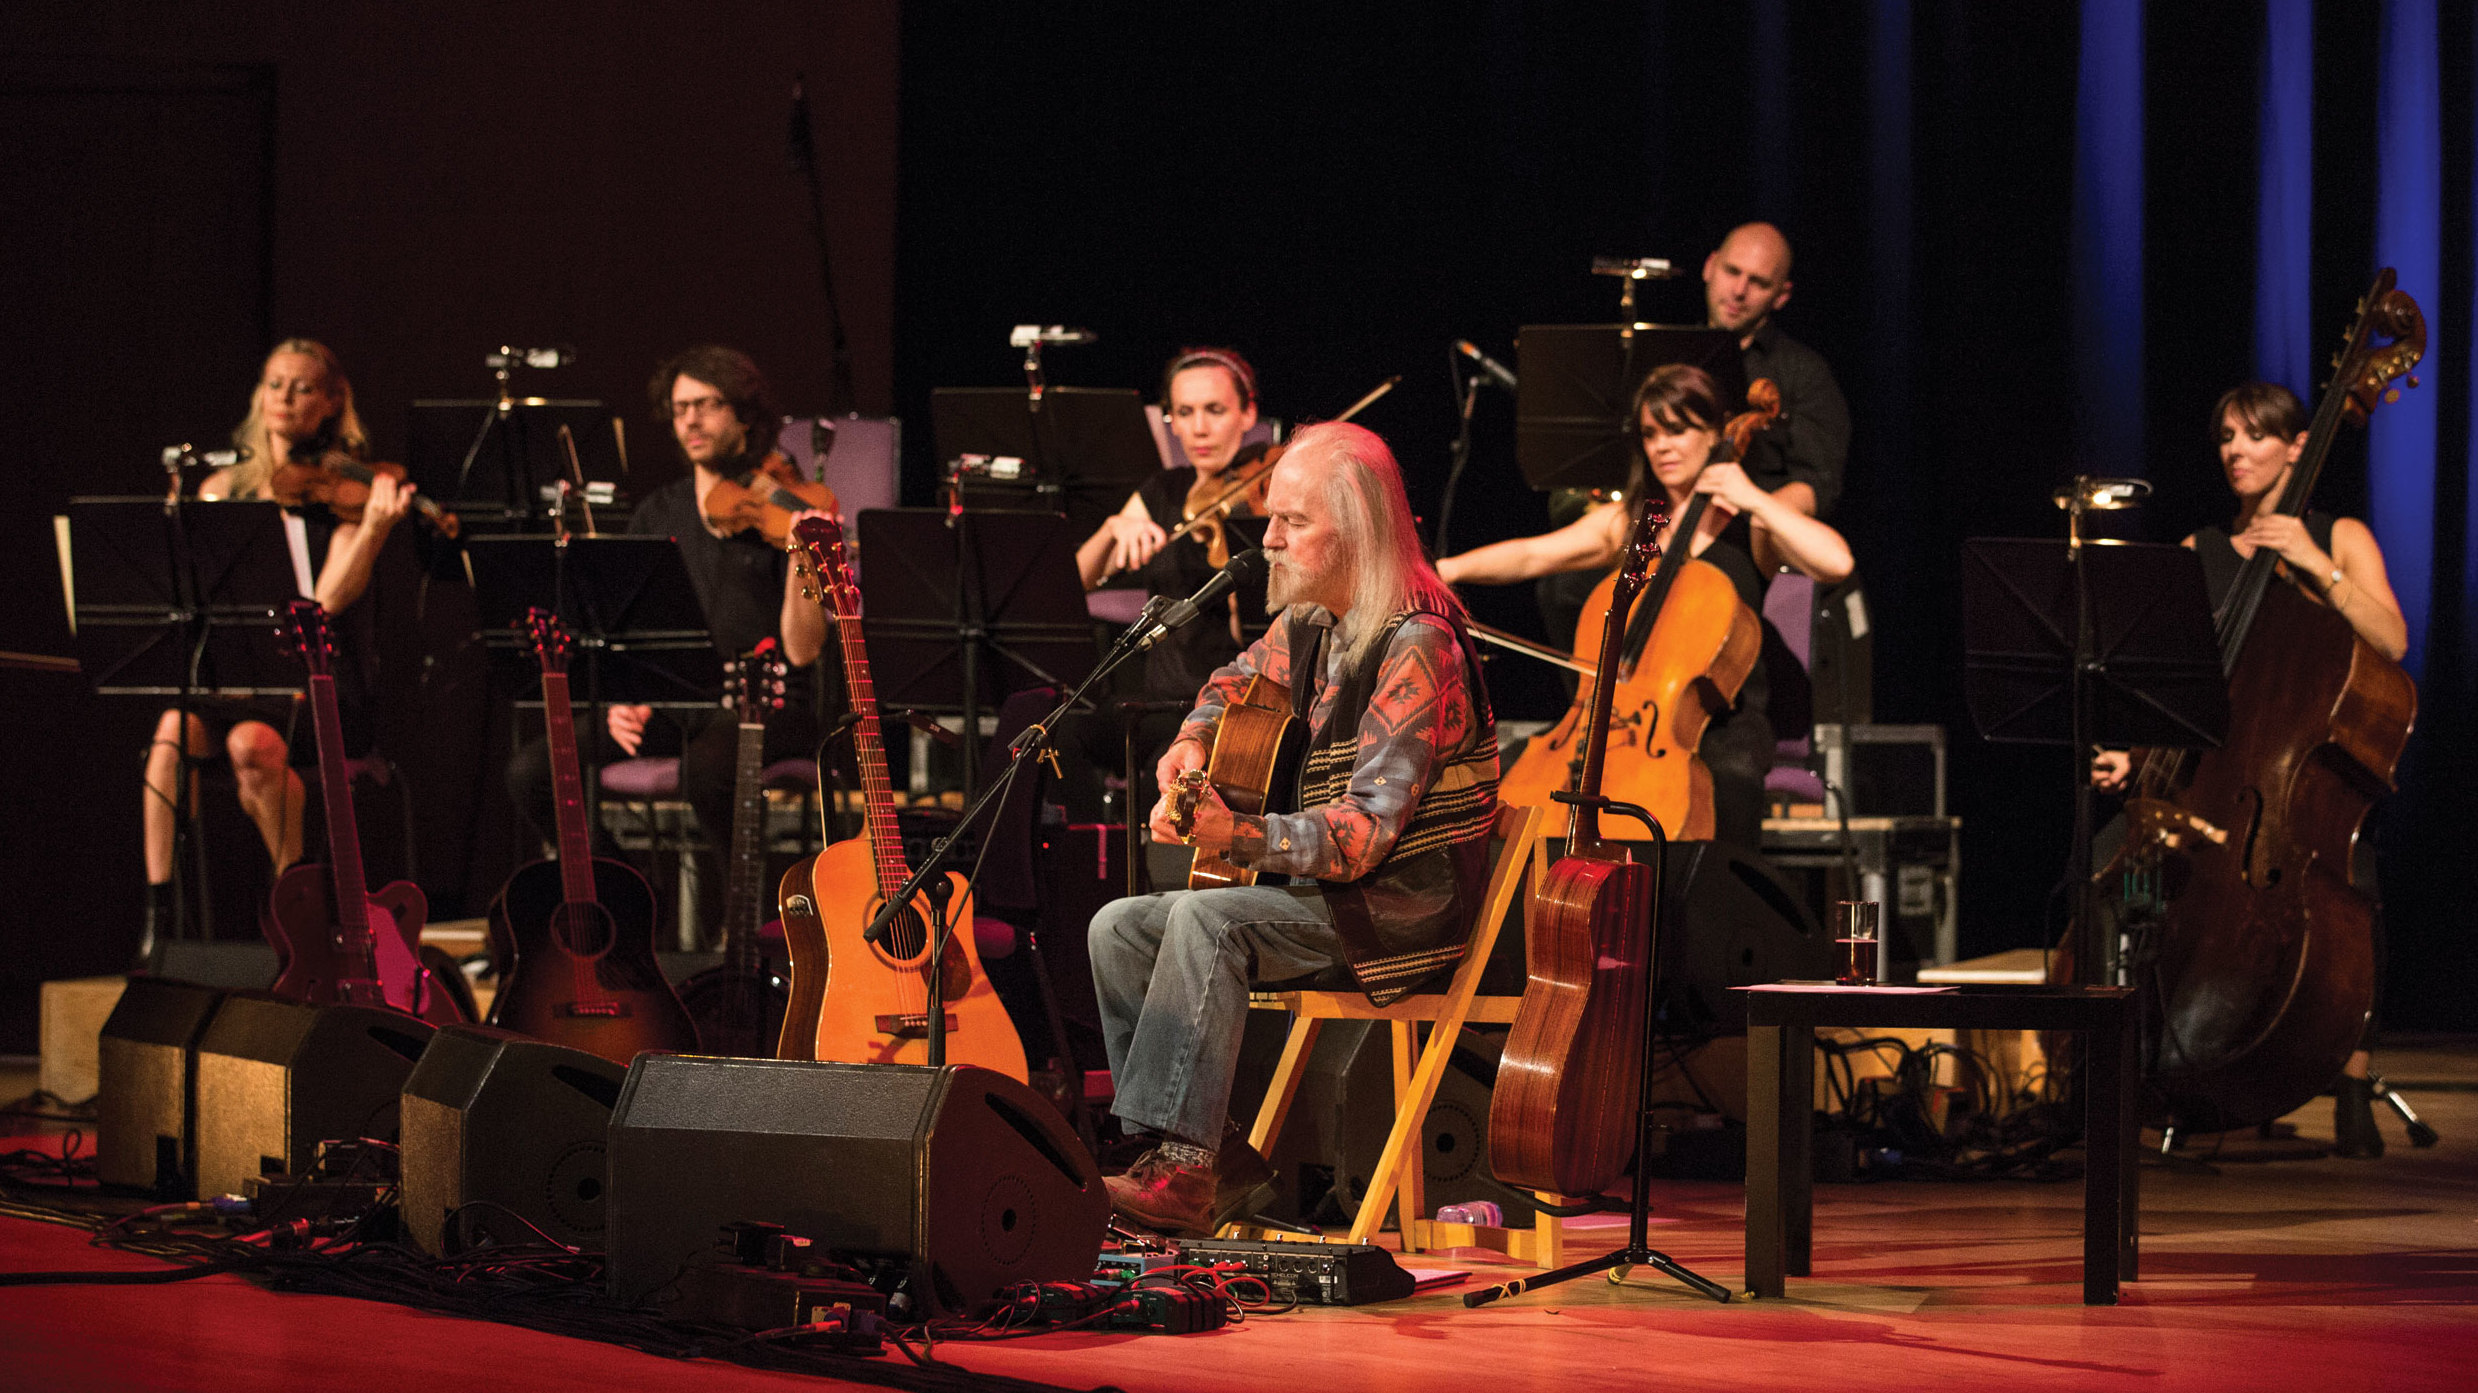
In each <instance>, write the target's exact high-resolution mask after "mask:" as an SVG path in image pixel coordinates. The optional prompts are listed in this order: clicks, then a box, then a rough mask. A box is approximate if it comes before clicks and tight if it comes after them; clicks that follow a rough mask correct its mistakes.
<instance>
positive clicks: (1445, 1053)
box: [1225, 804, 1558, 1267]
mask: <svg viewBox="0 0 2478 1393" xmlns="http://www.w3.org/2000/svg"><path fill="white" fill-rule="evenodd" d="M1546 820H1547V814H1546V813H1545V812H1544V810H1542V809H1539V808H1517V807H1512V806H1508V805H1504V804H1500V805H1499V806H1498V809H1497V825H1496V827H1495V828H1494V829H1493V832H1492V835H1493V836H1494V837H1495V838H1496V839H1497V841H1498V843H1499V849H1498V852H1497V860H1496V864H1495V865H1494V866H1493V867H1492V868H1491V870H1490V872H1489V880H1488V888H1487V890H1486V892H1485V893H1484V894H1483V895H1482V896H1481V902H1480V913H1479V917H1478V921H1477V922H1476V923H1475V924H1474V925H1473V927H1472V935H1471V946H1470V948H1469V950H1468V951H1467V952H1465V953H1464V954H1463V961H1462V965H1461V966H1460V967H1457V968H1456V969H1455V971H1454V978H1453V980H1452V981H1451V982H1450V983H1448V984H1447V986H1446V988H1445V990H1444V991H1442V992H1433V993H1422V994H1419V995H1416V996H1407V997H1404V998H1403V999H1402V1000H1400V1001H1397V1002H1395V1003H1394V1004H1393V1005H1391V1006H1371V1005H1369V1004H1368V998H1367V997H1366V996H1365V995H1364V994H1362V993H1361V992H1359V991H1358V990H1356V989H1348V988H1346V989H1343V990H1337V991H1322V990H1310V991H1262V992H1256V993H1253V994H1252V995H1251V996H1250V998H1249V1001H1248V1004H1249V1005H1250V1006H1252V1007H1255V1008H1257V1009H1259V1010H1267V1011H1288V1012H1290V1013H1291V1033H1290V1038H1289V1039H1288V1040H1286V1041H1285V1042H1284V1044H1283V1046H1282V1058H1281V1062H1280V1063H1279V1064H1278V1065H1276V1066H1275V1069H1274V1077H1273V1082H1272V1083H1271V1084H1270V1085H1268V1086H1267V1087H1266V1089H1265V1101H1264V1103H1263V1105H1262V1106H1260V1107H1259V1108H1258V1109H1257V1113H1256V1125H1255V1127H1254V1128H1253V1129H1252V1130H1251V1131H1250V1132H1249V1134H1248V1140H1249V1141H1250V1142H1251V1143H1252V1144H1254V1145H1255V1147H1256V1149H1257V1150H1259V1151H1261V1152H1265V1153H1266V1154H1268V1155H1270V1154H1271V1153H1272V1151H1273V1144H1274V1140H1275V1138H1276V1137H1278V1136H1280V1135H1281V1132H1282V1123H1283V1121H1284V1119H1285V1118H1286V1117H1287V1116H1288V1115H1289V1113H1290V1108H1291V1101H1292V1099H1293V1098H1295V1097H1296V1096H1297V1095H1298V1092H1299V1083H1300V1079H1301V1078H1302V1076H1303V1075H1305V1074H1306V1072H1307V1067H1308V1056H1309V1052H1310V1051H1312V1050H1313V1049H1315V1047H1316V1039H1317V1034H1318V1032H1319V1031H1321V1030H1322V1029H1323V1028H1324V1024H1325V1022H1327V1021H1333V1020H1353V1021H1369V1020H1375V1021H1386V1022H1390V1023H1391V1024H1392V1026H1393V1031H1392V1034H1393V1040H1394V1126H1393V1130H1392V1131H1391V1132H1389V1133H1387V1135H1386V1138H1385V1149H1384V1151H1382V1152H1380V1153H1379V1154H1378V1157H1377V1165H1376V1170H1375V1172H1374V1173H1373V1174H1371V1175H1370V1176H1369V1177H1368V1193H1367V1194H1366V1195H1364V1196H1363V1197H1361V1199H1360V1204H1359V1216H1358V1218H1357V1219H1356V1220H1354V1221H1353V1223H1352V1225H1351V1234H1350V1238H1349V1241H1350V1242H1353V1243H1366V1242H1369V1241H1370V1240H1372V1239H1373V1238H1374V1237H1375V1235H1376V1232H1377V1230H1378V1228H1379V1227H1381V1226H1382V1225H1383V1223H1384V1221H1385V1211H1386V1205H1387V1203H1388V1201H1393V1202H1395V1203H1396V1204H1397V1205H1398V1206H1399V1210H1400V1215H1401V1228H1402V1247H1403V1251H1404V1252H1407V1253H1408V1252H1419V1251H1421V1250H1423V1249H1425V1248H1430V1247H1484V1248H1494V1249H1496V1250H1498V1251H1500V1252H1504V1253H1507V1254H1508V1255H1509V1256H1511V1257H1515V1258H1517V1259H1520V1260H1523V1261H1527V1262H1535V1263H1538V1264H1539V1265H1541V1266H1544V1267H1550V1266H1556V1265H1557V1264H1558V1242H1557V1221H1556V1220H1555V1219H1554V1218H1551V1217H1549V1216H1547V1215H1542V1216H1541V1218H1540V1220H1539V1223H1538V1224H1537V1225H1536V1226H1535V1228H1534V1229H1532V1230H1514V1231H1508V1230H1502V1229H1495V1230H1492V1229H1482V1228H1480V1227H1478V1226H1475V1225H1469V1224H1437V1223H1433V1222H1432V1221H1430V1220H1428V1219H1426V1218H1424V1217H1422V1211H1423V1209H1424V1204H1423V1201H1424V1198H1425V1197H1424V1196H1423V1195H1422V1194H1421V1174H1422V1159H1423V1157H1422V1152H1423V1135H1422V1133H1423V1128H1424V1126H1425V1124H1426V1122H1427V1120H1428V1108H1429V1104H1430V1103H1432V1102H1434V1101H1435V1099H1436V1097H1437V1085H1438V1083H1439V1082H1440V1081H1441V1080H1442V1079H1443V1078H1444V1077H1445V1070H1446V1064H1447V1062H1448V1060H1449V1059H1450V1058H1451V1057H1452V1055H1453V1053H1454V1041H1455V1037H1456V1036H1457V1035H1459V1034H1460V1033H1461V1032H1462V1028H1463V1026H1464V1024H1465V1023H1466V1022H1473V1021H1477V1022H1484V1023H1498V1024H1505V1023H1510V1022H1512V1021H1513V1020H1514V1012H1515V1008H1516V1007H1517V1006H1518V1005H1520V1004H1521V1003H1522V998H1521V997H1519V996H1481V995H1480V994H1479V992H1480V976H1481V974H1482V973H1483V972H1485V971H1486V970H1487V969H1488V961H1489V954H1490V952H1491V951H1492V950H1493V949H1495V948H1496V946H1497V934H1498V929H1499V926H1501V925H1503V924H1504V923H1505V921H1506V913H1507V910H1508V909H1509V908H1510V907H1511V905H1512V904H1513V900H1514V897H1515V896H1516V895H1517V894H1520V895H1522V896H1523V905H1524V914H1525V923H1526V925H1528V924H1529V922H1530V918H1529V916H1530V906H1531V902H1532V897H1533V892H1535V891H1536V890H1538V889H1539V887H1540V882H1541V879H1542V877H1543V876H1544V875H1545V873H1546V871H1545V868H1544V867H1543V866H1542V864H1541V857H1540V854H1539V853H1540V832H1541V825H1542V824H1543V823H1544V822H1545V821H1546ZM1423 1023H1425V1024H1427V1025H1428V1027H1429V1031H1428V1042H1427V1045H1426V1047H1425V1048H1423V1047H1422V1046H1421V1044H1420V1041H1419V1034H1418V1032H1419V1027H1420V1025H1421V1024H1423ZM1242 1231H1244V1232H1246V1233H1247V1234H1248V1236H1250V1237H1254V1238H1267V1239H1281V1238H1288V1237H1293V1236H1294V1235H1290V1234H1287V1233H1284V1232H1281V1231H1278V1230H1256V1229H1243V1227H1242V1226H1240V1225H1231V1226H1228V1227H1227V1228H1226V1229H1225V1232H1226V1233H1236V1232H1242Z"/></svg>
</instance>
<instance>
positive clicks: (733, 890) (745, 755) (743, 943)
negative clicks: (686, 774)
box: [723, 719, 766, 969]
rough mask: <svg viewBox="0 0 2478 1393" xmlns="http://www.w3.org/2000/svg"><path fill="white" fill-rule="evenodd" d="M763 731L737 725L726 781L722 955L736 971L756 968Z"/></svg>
mask: <svg viewBox="0 0 2478 1393" xmlns="http://www.w3.org/2000/svg"><path fill="white" fill-rule="evenodd" d="M765 760H766V727H765V724H764V723H763V722H762V721H760V722H751V721H748V720H745V719H744V720H742V721H741V722H740V760H739V766H738V769H737V772H735V773H734V774H733V776H732V783H731V789H732V797H731V808H732V815H731V879H730V882H729V885H728V887H727V888H726V889H725V891H724V895H723V955H724V958H725V960H726V961H728V962H730V963H731V964H732V965H733V966H734V967H738V968H743V969H747V968H754V967H755V966H756V965H757V930H758V925H759V924H760V923H761V922H762V921H763V919H764V916H765V909H764V905H765V879H766V790H765V786H764V785H763V784H761V783H760V782H759V781H758V775H759V773H760V772H762V771H763V769H764V768H765Z"/></svg>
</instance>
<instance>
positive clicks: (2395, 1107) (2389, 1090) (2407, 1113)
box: [2366, 1071, 2443, 1147]
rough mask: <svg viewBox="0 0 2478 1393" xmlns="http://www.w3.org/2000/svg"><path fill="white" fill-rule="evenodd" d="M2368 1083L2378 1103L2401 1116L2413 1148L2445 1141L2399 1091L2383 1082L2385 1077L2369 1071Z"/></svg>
mask: <svg viewBox="0 0 2478 1393" xmlns="http://www.w3.org/2000/svg"><path fill="white" fill-rule="evenodd" d="M2366 1082H2367V1083H2368V1084H2369V1085H2371V1086H2372V1087H2373V1090H2374V1094H2375V1101H2376V1102H2378V1103H2382V1104H2384V1105H2386V1106H2387V1107H2389V1108H2391V1109H2392V1111H2394V1112H2396V1113H2398V1114H2400V1119H2401V1122H2402V1123H2403V1124H2404V1125H2406V1126H2407V1127H2408V1128H2409V1144H2410V1145H2411V1146H2419V1147H2425V1146H2433V1145H2434V1144H2435V1143H2436V1142H2438V1141H2441V1140H2442V1139H2443V1138H2442V1135H2441V1134H2439V1133H2438V1132H2437V1131H2436V1130H2435V1129H2434V1128H2433V1127H2430V1126H2428V1125H2427V1123H2426V1120H2425V1119H2424V1118H2421V1117H2419V1116H2418V1113H2417V1110H2416V1109H2414V1108H2412V1107H2410V1106H2409V1100H2408V1099H2406V1098H2404V1097H2402V1096H2401V1095H2400V1092H2399V1090H2397V1089H2395V1088H2393V1087H2392V1085H2390V1084H2388V1083H2385V1082H2384V1081H2383V1075H2381V1074H2377V1073H2374V1072H2372V1071H2369V1072H2368V1073H2367V1075H2366Z"/></svg>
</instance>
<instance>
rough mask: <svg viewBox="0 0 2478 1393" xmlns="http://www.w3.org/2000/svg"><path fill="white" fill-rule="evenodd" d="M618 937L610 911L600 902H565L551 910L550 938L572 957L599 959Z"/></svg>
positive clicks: (609, 949)
mask: <svg viewBox="0 0 2478 1393" xmlns="http://www.w3.org/2000/svg"><path fill="white" fill-rule="evenodd" d="M618 937H619V933H618V930H617V929H616V928H615V927H614V926H613V924H612V922H611V914H610V911H608V910H606V909H604V908H603V907H602V906H601V905H599V904H563V905H561V906H560V907H559V908H558V909H556V910H554V911H552V913H551V938H552V940H553V941H554V942H556V943H558V944H559V947H560V950H561V951H562V952H565V953H567V954H568V955H569V956H571V957H578V958H599V957H601V956H602V955H603V954H605V953H607V952H609V951H611V944H612V943H613V942H614V941H616V940H617V938H618Z"/></svg>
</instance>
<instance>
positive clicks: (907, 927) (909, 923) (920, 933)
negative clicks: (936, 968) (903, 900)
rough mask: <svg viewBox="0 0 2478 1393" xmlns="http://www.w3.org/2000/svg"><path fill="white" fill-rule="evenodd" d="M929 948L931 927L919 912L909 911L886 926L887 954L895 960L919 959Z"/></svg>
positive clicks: (899, 915) (897, 916)
mask: <svg viewBox="0 0 2478 1393" xmlns="http://www.w3.org/2000/svg"><path fill="white" fill-rule="evenodd" d="M928 947H929V925H928V923H927V922H926V921H924V920H923V919H922V918H921V915H920V912H919V911H918V910H911V909H907V910H905V911H904V912H903V913H901V914H898V915H896V916H895V920H894V922H893V923H891V924H888V925H887V926H886V952H887V956H889V957H893V958H902V959H909V958H917V957H919V956H920V955H921V954H922V952H923V951H925V950H926V949H927V948H928Z"/></svg>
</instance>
